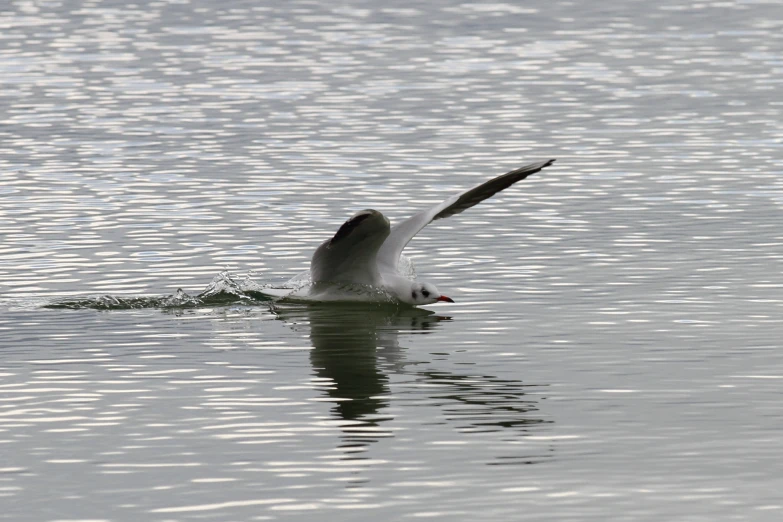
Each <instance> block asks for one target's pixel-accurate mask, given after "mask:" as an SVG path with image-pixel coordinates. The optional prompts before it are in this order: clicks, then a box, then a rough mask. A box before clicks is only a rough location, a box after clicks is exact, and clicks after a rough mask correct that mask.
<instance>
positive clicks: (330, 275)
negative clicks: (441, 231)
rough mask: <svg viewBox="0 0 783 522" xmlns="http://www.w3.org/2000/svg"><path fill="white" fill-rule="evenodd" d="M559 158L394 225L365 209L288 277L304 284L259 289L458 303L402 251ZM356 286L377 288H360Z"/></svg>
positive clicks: (275, 293)
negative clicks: (431, 227)
mask: <svg viewBox="0 0 783 522" xmlns="http://www.w3.org/2000/svg"><path fill="white" fill-rule="evenodd" d="M554 161H555V160H553V159H551V160H546V161H540V162H537V163H531V164H530V165H526V166H524V167H520V168H518V169H515V170H512V171H511V172H507V173H506V174H503V175H501V176H498V177H496V178H494V179H491V180H489V181H487V182H485V183H482V184H481V185H478V186H477V187H474V188H472V189H470V190H467V191H465V192H461V193H459V194H455V195H453V196H451V197H450V198H448V199H446V200H445V201H443V202H442V203H439V204H437V205H435V206H433V207H430V208H427V209H424V210H422V211H420V212H418V213H417V214H414V215H413V216H411V217H409V218H408V219H406V220H405V221H402V222H400V223H398V224H397V225H394V226H393V227H392V226H391V225H390V223H389V220H388V219H387V218H386V216H384V215H383V214H381V213H380V212H378V211H377V210H372V209H367V210H360V211H359V212H357V213H356V214H354V215H353V216H351V218H350V219H348V221H346V222H345V223H343V224H342V226H340V228H339V229H338V230H337V232H336V233H335V234H334V236H333V237H332V238H331V239H327V240H326V241H324V242H323V243H321V245H320V246H319V247H318V248H317V249H316V250H315V253H314V254H313V258H312V260H311V262H310V270H309V271H306V272H304V273H303V274H300V275H298V276H296V277H294V278H293V279H292V280H291V281H289V283H291V284H298V283H301V282H304V283H305V284H300V286H298V287H297V288H294V289H293V290H292V288H291V287H290V286H288V284H289V283H287V284H286V286H287V288H264V289H262V290H260V291H261V293H263V294H266V295H267V296H269V297H273V298H283V297H288V298H292V299H298V300H305V301H367V300H373V297H374V295H373V294H374V293H378V294H380V295H384V296H387V297H391V298H392V299H394V300H396V301H398V302H401V303H405V304H408V305H413V306H419V305H426V304H432V303H437V302H446V303H453V302H454V300H453V299H452V298H450V297H447V296H445V295H443V294H441V293H440V291H439V290H438V289H437V288H436V287H435V285H433V284H432V283H424V282H420V281H417V280H415V279H411V277H409V274H410V270H406V268H407V269H409V268H410V266H411V265H410V260H408V258H406V257H405V256H403V255H402V251H403V249H404V248H405V246H406V245H407V244H408V242H409V241H410V240H411V239H413V237H414V236H415V235H416V234H418V233H419V231H421V230H422V229H423V228H424V227H425V226H427V225H428V224H429V223H431V222H432V221H435V220H437V219H443V218H447V217H450V216H453V215H455V214H459V213H461V212H463V211H465V210H467V209H469V208H470V207H472V206H474V205H477V204H479V203H481V202H482V201H484V200H485V199H487V198H490V197H492V196H493V195H494V194H497V193H498V192H500V191H501V190H504V189H506V188H508V187H510V186H511V185H513V184H514V183H516V182H517V181H521V180H523V179H525V178H527V177H528V176H530V175H531V174H535V173H536V172H538V171H540V170H541V169H544V168H546V167H548V166H550V165H551V164H552V163H554ZM357 288H359V289H367V288H369V289H371V290H373V291H378V292H369V294H368V292H356V291H355V290H356V289H357ZM351 290H353V291H351Z"/></svg>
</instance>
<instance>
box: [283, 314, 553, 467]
mask: <svg viewBox="0 0 783 522" xmlns="http://www.w3.org/2000/svg"><path fill="white" fill-rule="evenodd" d="M274 313H275V314H276V315H277V317H278V318H279V319H281V320H283V321H285V322H287V323H288V324H289V325H290V326H291V327H292V328H294V329H296V330H299V329H302V330H303V331H305V332H307V333H308V334H309V337H310V341H311V342H312V345H313V350H312V351H311V356H310V361H311V364H312V365H313V369H314V372H315V374H316V376H317V377H318V378H319V379H320V380H322V381H323V389H324V392H325V394H326V395H327V396H328V397H329V399H330V400H332V401H334V402H335V407H334V408H333V410H332V411H333V413H334V415H335V417H336V420H337V421H338V422H339V424H340V425H341V429H342V433H343V444H342V445H341V447H342V448H343V450H344V451H346V452H351V450H352V448H353V450H354V451H363V450H364V449H365V448H366V447H367V446H368V445H369V444H370V443H372V442H374V441H377V440H379V439H380V438H383V437H390V436H392V431H391V428H388V427H387V428H384V421H389V420H391V419H392V417H391V416H390V415H388V414H387V415H384V413H383V410H384V408H386V407H387V406H388V405H389V403H390V398H389V396H390V393H391V390H390V387H389V375H390V374H392V373H394V374H402V375H406V376H408V377H409V379H408V382H410V381H411V380H412V381H413V384H414V385H415V386H416V390H417V397H418V399H417V400H420V399H421V397H420V396H419V393H420V391H421V387H420V385H426V387H427V388H428V389H431V390H432V392H431V393H429V394H428V397H426V401H427V402H428V403H429V404H430V405H437V406H438V407H439V408H440V410H441V416H439V418H438V420H433V421H431V422H430V425H434V424H453V425H455V429H456V430H457V431H460V432H464V433H468V432H470V433H480V432H491V431H500V430H515V431H517V432H519V433H522V434H524V433H525V432H526V431H527V430H528V429H529V428H530V427H531V425H534V424H541V423H542V422H544V421H543V420H541V419H539V418H536V417H531V415H530V413H531V412H535V411H536V409H537V408H536V406H535V402H534V401H533V400H532V399H529V398H527V397H524V396H525V394H526V390H527V388H528V387H527V386H526V385H523V384H522V383H521V382H518V381H509V380H503V379H499V378H497V377H492V376H483V375H472V374H463V375H459V374H454V373H450V372H444V371H441V370H438V371H433V370H427V369H425V368H424V366H425V363H423V362H417V361H413V360H410V359H408V358H406V356H405V350H404V349H403V348H401V347H400V344H399V338H400V334H403V335H406V334H408V335H416V334H429V333H432V332H434V331H436V330H437V329H438V328H439V327H440V325H441V323H443V322H444V321H450V320H451V318H450V317H447V316H442V315H437V314H436V313H434V312H432V311H429V310H424V309H420V308H409V307H404V308H401V307H396V306H388V305H384V306H381V305H375V304H369V303H364V304H350V305H349V304H344V305H336V304H334V303H331V304H329V305H323V304H322V305H317V304H310V305H303V304H297V305H278V306H277V307H275V309H274ZM426 366H429V364H426ZM406 400H410V399H409V398H406ZM515 462H529V460H525V458H523V459H522V460H521V461H520V460H516V459H515Z"/></svg>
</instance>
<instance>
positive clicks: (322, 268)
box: [310, 210, 389, 286]
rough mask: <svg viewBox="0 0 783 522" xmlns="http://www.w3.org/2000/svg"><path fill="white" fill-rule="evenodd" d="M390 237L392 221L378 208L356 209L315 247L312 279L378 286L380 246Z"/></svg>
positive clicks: (316, 281)
mask: <svg viewBox="0 0 783 522" xmlns="http://www.w3.org/2000/svg"><path fill="white" fill-rule="evenodd" d="M388 236H389V220H388V219H386V217H385V216H384V215H383V214H381V213H380V212H378V211H377V210H362V211H361V212H357V213H356V214H354V216H353V217H352V218H351V219H349V220H348V221H346V222H345V223H343V225H342V226H341V227H340V229H339V230H338V231H337V233H336V234H335V235H334V237H333V238H332V239H329V240H327V241H324V242H323V243H322V244H321V246H319V247H318V249H316V251H315V254H313V259H312V261H311V262H310V273H311V275H312V280H313V282H314V283H319V282H341V283H354V284H360V285H373V286H377V285H378V284H379V283H380V274H379V273H378V264H377V254H378V249H379V248H380V247H381V245H382V244H383V242H384V241H385V240H386V238H387V237H388Z"/></svg>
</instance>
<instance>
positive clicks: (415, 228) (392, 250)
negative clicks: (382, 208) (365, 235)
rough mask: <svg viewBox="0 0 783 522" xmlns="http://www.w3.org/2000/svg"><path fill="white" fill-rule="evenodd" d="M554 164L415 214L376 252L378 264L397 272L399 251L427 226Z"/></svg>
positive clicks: (528, 167) (484, 185)
mask: <svg viewBox="0 0 783 522" xmlns="http://www.w3.org/2000/svg"><path fill="white" fill-rule="evenodd" d="M554 162H555V160H553V159H551V160H547V161H540V162H538V163H531V164H530V165H525V166H524V167H520V168H518V169H516V170H512V171H511V172H507V173H506V174H503V175H502V176H498V177H497V178H495V179H491V180H489V181H487V182H486V183H482V184H481V185H479V186H477V187H474V188H472V189H470V190H468V191H466V192H462V193H461V194H456V195H454V196H452V197H450V198H449V199H447V200H446V201H444V202H442V203H439V204H437V205H435V206H434V207H431V208H428V209H426V210H422V211H421V212H419V213H418V214H416V215H414V216H411V217H409V218H408V219H406V220H405V221H403V222H401V223H399V224H397V225H395V226H394V227H393V228H392V229H391V232H390V234H389V237H388V238H387V239H386V241H385V242H384V243H383V245H382V246H381V248H380V250H379V251H378V263H379V264H380V265H381V266H383V268H385V269H387V270H396V268H397V261H398V260H399V259H400V254H402V249H403V248H405V245H407V244H408V242H409V241H410V240H411V239H413V236H415V235H416V234H418V233H419V231H420V230H421V229H422V228H424V227H425V226H427V225H428V224H429V223H430V222H431V221H434V220H436V219H441V218H446V217H449V216H453V215H454V214H459V213H460V212H462V211H464V210H467V209H469V208H470V207H472V206H474V205H477V204H479V203H481V202H482V201H484V200H485V199H487V198H489V197H492V196H493V195H495V194H497V193H498V192H500V191H501V190H503V189H506V188H508V187H510V186H511V185H513V184H514V183H516V182H517V181H521V180H523V179H525V178H526V177H528V176H530V175H531V174H535V173H536V172H538V171H539V170H541V169H543V168H546V167H548V166H550V165H551V164H552V163H554Z"/></svg>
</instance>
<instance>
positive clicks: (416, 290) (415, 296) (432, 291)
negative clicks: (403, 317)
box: [402, 281, 454, 305]
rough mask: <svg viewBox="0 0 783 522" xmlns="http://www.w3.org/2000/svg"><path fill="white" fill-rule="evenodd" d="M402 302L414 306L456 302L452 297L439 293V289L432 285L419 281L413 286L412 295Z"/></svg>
mask: <svg viewBox="0 0 783 522" xmlns="http://www.w3.org/2000/svg"><path fill="white" fill-rule="evenodd" d="M402 301H404V302H406V303H408V304H412V305H425V304H432V303H437V302H438V301H443V302H446V303H453V302H454V300H453V299H452V298H451V297H446V296H445V295H443V294H441V293H440V292H438V289H437V288H435V285H433V284H432V283H419V282H418V281H414V282H413V283H412V284H411V290H410V294H409V295H407V296H402Z"/></svg>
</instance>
